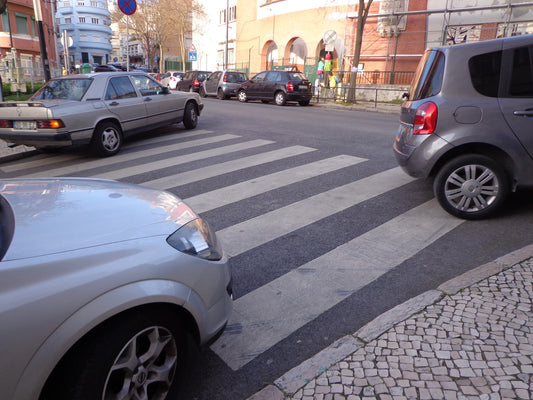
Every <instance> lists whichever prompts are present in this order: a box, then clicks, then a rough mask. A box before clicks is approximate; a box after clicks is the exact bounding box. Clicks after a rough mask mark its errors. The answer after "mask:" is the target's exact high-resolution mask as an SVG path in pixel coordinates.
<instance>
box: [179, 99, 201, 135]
mask: <svg viewBox="0 0 533 400" xmlns="http://www.w3.org/2000/svg"><path fill="white" fill-rule="evenodd" d="M196 125H198V113H197V112H196V107H195V106H194V104H193V102H192V101H189V102H188V103H187V105H186V106H185V112H184V115H183V126H185V128H187V129H194V128H196Z"/></svg>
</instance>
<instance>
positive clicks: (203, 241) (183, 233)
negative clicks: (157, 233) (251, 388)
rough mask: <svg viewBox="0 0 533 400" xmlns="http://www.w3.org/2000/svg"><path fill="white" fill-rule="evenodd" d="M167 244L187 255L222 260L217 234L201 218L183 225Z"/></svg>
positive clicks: (170, 237)
mask: <svg viewBox="0 0 533 400" xmlns="http://www.w3.org/2000/svg"><path fill="white" fill-rule="evenodd" d="M167 243H168V244H169V245H171V246H172V247H174V248H175V249H176V250H179V251H181V252H183V253H185V254H190V255H192V256H196V257H200V258H203V259H206V260H211V261H218V260H220V259H221V258H222V248H221V247H220V244H219V242H218V240H217V237H216V234H215V233H214V232H213V231H212V230H211V229H210V228H209V225H208V224H207V222H206V221H204V220H203V219H201V218H198V219H195V220H192V221H191V222H189V223H187V224H185V225H183V226H182V227H181V228H179V229H178V230H177V231H176V232H174V233H173V234H172V235H170V236H169V237H168V238H167Z"/></svg>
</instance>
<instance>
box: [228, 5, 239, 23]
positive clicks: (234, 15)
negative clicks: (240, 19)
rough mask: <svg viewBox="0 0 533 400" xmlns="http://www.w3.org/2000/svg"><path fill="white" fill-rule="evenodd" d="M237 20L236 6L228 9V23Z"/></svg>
mask: <svg viewBox="0 0 533 400" xmlns="http://www.w3.org/2000/svg"><path fill="white" fill-rule="evenodd" d="M236 19H237V6H232V7H230V8H229V22H232V21H235V20H236Z"/></svg>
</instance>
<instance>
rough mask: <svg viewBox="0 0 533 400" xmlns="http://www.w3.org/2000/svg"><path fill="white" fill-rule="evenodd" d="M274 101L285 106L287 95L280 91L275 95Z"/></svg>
mask: <svg viewBox="0 0 533 400" xmlns="http://www.w3.org/2000/svg"><path fill="white" fill-rule="evenodd" d="M274 101H275V103H276V105H278V106H284V105H285V103H287V95H286V94H285V93H284V92H282V91H279V92H277V93H276V94H275V95H274Z"/></svg>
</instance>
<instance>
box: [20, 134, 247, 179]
mask: <svg viewBox="0 0 533 400" xmlns="http://www.w3.org/2000/svg"><path fill="white" fill-rule="evenodd" d="M239 137H240V136H237V135H229V134H228V135H220V136H211V137H208V138H205V139H198V140H190V141H187V142H180V143H176V144H172V145H168V146H164V147H155V148H153V149H146V150H141V151H135V152H131V153H124V154H117V155H116V156H113V157H107V158H98V159H92V160H90V161H83V160H80V163H79V164H76V165H70V166H68V167H61V168H55V169H49V170H45V171H42V172H37V173H34V174H28V175H24V176H25V177H39V176H43V175H44V176H65V175H70V176H72V175H73V174H75V173H76V172H80V171H85V170H88V169H92V168H98V167H103V166H109V165H113V164H118V163H121V162H124V161H131V160H136V159H138V158H141V157H149V156H156V155H160V154H161V153H166V152H169V151H174V150H183V149H189V148H191V147H196V146H202V145H204V144H212V143H218V142H221V141H223V140H230V139H236V138H239Z"/></svg>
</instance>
